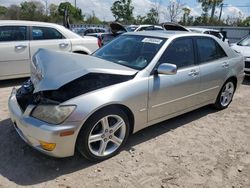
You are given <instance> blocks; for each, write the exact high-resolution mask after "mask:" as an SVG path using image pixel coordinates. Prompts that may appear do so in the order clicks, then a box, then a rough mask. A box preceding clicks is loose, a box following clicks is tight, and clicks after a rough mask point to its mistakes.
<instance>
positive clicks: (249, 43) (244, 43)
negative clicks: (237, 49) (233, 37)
mask: <svg viewBox="0 0 250 188" xmlns="http://www.w3.org/2000/svg"><path fill="white" fill-rule="evenodd" d="M238 45H240V46H250V35H248V36H247V37H245V38H244V39H243V40H241V41H240V42H238Z"/></svg>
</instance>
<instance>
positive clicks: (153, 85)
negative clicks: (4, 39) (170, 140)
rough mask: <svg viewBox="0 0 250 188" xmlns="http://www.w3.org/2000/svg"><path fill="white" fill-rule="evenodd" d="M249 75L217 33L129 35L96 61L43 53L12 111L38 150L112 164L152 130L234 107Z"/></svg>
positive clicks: (19, 129)
mask: <svg viewBox="0 0 250 188" xmlns="http://www.w3.org/2000/svg"><path fill="white" fill-rule="evenodd" d="M183 57H185V58H183ZM243 69H244V62H243V57H242V56H241V55H240V54H239V53H236V52H235V51H234V50H232V49H231V48H230V47H229V46H228V45H226V44H225V43H224V42H222V41H221V40H219V39H218V38H216V37H214V36H211V35H203V34H194V33H190V32H174V31H171V32H160V31H159V32H152V31H150V32H148V31H145V32H129V33H125V34H122V35H120V36H119V37H117V38H116V39H114V40H112V41H111V42H110V43H108V44H107V45H105V46H103V47H102V48H100V49H98V50H97V51H96V52H95V53H93V54H92V55H91V56H80V55H78V54H72V53H62V52H53V51H49V50H40V51H38V52H37V53H36V54H35V56H34V58H33V63H32V70H31V79H30V80H29V81H27V82H26V83H24V84H23V86H22V87H21V88H19V89H18V90H16V89H13V91H12V94H11V96H10V98H9V111H10V115H11V120H12V121H13V123H14V127H15V129H16V130H17V132H18V134H19V135H20V136H21V137H22V138H23V139H24V140H25V141H26V142H27V143H28V144H29V145H31V146H32V147H34V148H35V149H37V150H39V151H41V152H43V153H45V154H47V155H51V156H54V157H67V156H72V155H74V152H75V148H77V149H78V151H79V152H80V153H81V154H82V155H83V156H84V157H86V158H87V159H89V160H94V161H98V160H104V159H107V158H109V157H112V156H114V155H115V154H117V153H118V152H119V150H120V149H121V147H122V146H123V145H124V144H125V142H126V140H127V138H128V136H129V135H130V134H131V133H135V132H137V131H139V130H141V129H143V128H145V127H148V126H150V125H153V124H155V123H158V122H161V121H164V120H167V119H169V118H172V117H175V116H178V115H180V114H183V113H186V112H189V111H192V110H194V109H197V108H200V107H202V106H205V105H208V104H213V105H214V106H215V107H216V108H218V109H225V108H227V107H228V106H229V104H230V103H231V101H232V99H233V95H234V92H235V90H236V88H237V87H239V86H240V84H241V82H242V80H243V78H244V70H243Z"/></svg>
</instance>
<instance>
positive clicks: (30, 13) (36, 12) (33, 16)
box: [20, 1, 45, 21]
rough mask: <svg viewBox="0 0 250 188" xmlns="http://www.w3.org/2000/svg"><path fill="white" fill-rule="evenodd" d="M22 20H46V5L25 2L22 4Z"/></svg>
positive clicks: (37, 2) (36, 2)
mask: <svg viewBox="0 0 250 188" xmlns="http://www.w3.org/2000/svg"><path fill="white" fill-rule="evenodd" d="M20 10H21V13H20V18H21V19H22V20H38V21H42V20H44V18H45V12H44V10H45V8H44V5H43V4H42V3H41V2H39V1H29V2H27V1H24V2H23V3H21V9H20Z"/></svg>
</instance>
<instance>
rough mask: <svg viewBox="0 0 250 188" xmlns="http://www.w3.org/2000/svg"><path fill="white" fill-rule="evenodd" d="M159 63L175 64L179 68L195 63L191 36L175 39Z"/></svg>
mask: <svg viewBox="0 0 250 188" xmlns="http://www.w3.org/2000/svg"><path fill="white" fill-rule="evenodd" d="M159 63H160V64H161V63H171V64H175V65H176V66H177V67H178V68H182V67H188V66H192V65H194V64H195V60H194V47H193V40H192V39H190V38H182V39H177V40H175V41H174V42H173V43H172V44H170V46H169V47H168V48H167V49H166V51H165V52H164V53H163V55H162V56H161V58H160V60H159Z"/></svg>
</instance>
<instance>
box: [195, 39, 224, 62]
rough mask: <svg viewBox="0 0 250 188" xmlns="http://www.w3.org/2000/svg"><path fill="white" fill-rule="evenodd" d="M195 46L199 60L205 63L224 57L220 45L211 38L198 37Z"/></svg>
mask: <svg viewBox="0 0 250 188" xmlns="http://www.w3.org/2000/svg"><path fill="white" fill-rule="evenodd" d="M196 41H197V48H198V54H199V62H200V63H205V62H209V61H213V60H217V59H220V58H223V57H226V56H227V55H226V53H225V52H224V50H223V49H222V47H221V46H220V45H219V44H218V43H217V42H216V41H215V40H214V39H211V38H205V37H204V38H198V39H197V40H196Z"/></svg>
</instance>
